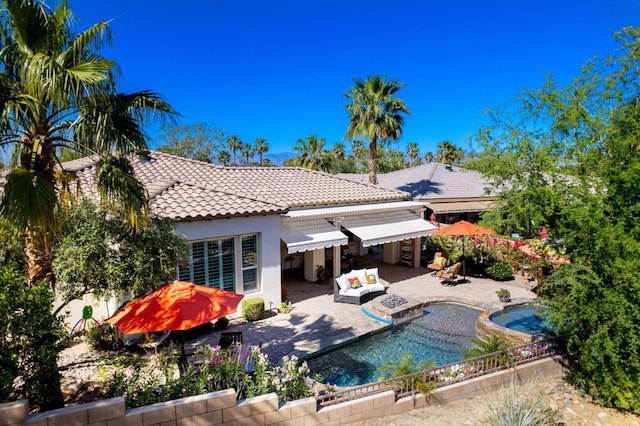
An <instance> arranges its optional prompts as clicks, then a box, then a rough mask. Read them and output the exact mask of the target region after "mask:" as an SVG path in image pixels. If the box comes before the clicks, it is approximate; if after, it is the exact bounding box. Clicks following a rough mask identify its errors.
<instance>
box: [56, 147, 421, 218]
mask: <svg viewBox="0 0 640 426" xmlns="http://www.w3.org/2000/svg"><path fill="white" fill-rule="evenodd" d="M131 159H132V164H133V168H134V172H135V175H136V177H137V178H138V180H140V181H141V182H142V183H143V184H144V186H145V187H146V188H147V191H148V193H149V196H150V199H151V201H150V207H151V210H152V212H153V213H155V214H158V215H161V216H163V217H170V218H172V219H174V220H177V221H185V220H198V219H211V218H220V217H232V216H250V215H262V214H278V213H284V212H286V211H287V210H288V209H289V208H292V207H295V208H301V207H315V206H332V205H345V204H362V203H371V202H382V201H400V200H407V199H409V194H407V193H406V192H402V191H398V190H392V189H385V188H381V187H378V186H373V185H369V184H366V183H357V182H353V181H351V180H349V179H343V178H340V177H337V176H334V175H330V174H327V173H322V172H316V171H312V170H308V169H303V168H299V167H222V166H217V165H214V164H210V163H204V162H200V161H195V160H189V159H185V158H181V157H177V156H174V155H170V154H165V153H161V152H156V151H151V152H149V153H148V154H147V155H132V157H131ZM97 160H98V158H97V157H88V158H81V159H78V160H73V161H69V162H66V163H64V164H63V167H64V168H65V169H66V170H73V171H76V172H77V173H78V176H79V178H80V182H81V187H82V188H93V189H94V191H95V172H96V163H97ZM86 192H87V190H86V189H85V193H86ZM86 195H88V196H91V195H93V196H95V194H86Z"/></svg>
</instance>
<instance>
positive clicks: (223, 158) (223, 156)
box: [218, 149, 231, 166]
mask: <svg viewBox="0 0 640 426" xmlns="http://www.w3.org/2000/svg"><path fill="white" fill-rule="evenodd" d="M229 160H231V154H229V151H226V150H224V149H222V150H220V151H218V161H219V162H220V164H222V165H223V166H228V165H229Z"/></svg>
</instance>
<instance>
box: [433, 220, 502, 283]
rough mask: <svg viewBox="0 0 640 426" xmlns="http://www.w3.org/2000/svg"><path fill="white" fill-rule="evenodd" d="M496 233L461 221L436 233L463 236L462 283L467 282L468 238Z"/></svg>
mask: <svg viewBox="0 0 640 426" xmlns="http://www.w3.org/2000/svg"><path fill="white" fill-rule="evenodd" d="M494 233H495V232H494V231H492V230H491V229H488V228H483V227H482V226H479V225H476V224H475V223H471V222H467V221H466V220H461V221H459V222H456V223H454V224H453V225H449V226H445V227H444V228H440V229H438V230H437V231H436V232H434V234H435V235H451V236H458V237H459V236H462V237H463V238H462V257H463V260H462V276H463V278H462V282H465V281H467V271H466V259H464V255H465V253H464V252H465V250H464V248H465V247H464V246H465V241H466V239H467V236H470V235H491V234H494Z"/></svg>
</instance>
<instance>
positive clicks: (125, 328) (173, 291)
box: [105, 281, 244, 334]
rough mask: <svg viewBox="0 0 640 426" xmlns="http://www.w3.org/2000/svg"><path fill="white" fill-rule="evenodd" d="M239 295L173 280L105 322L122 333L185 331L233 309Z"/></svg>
mask: <svg viewBox="0 0 640 426" xmlns="http://www.w3.org/2000/svg"><path fill="white" fill-rule="evenodd" d="M243 297H244V296H243V295H242V294H236V293H231V292H228V291H224V290H220V289H217V288H213V287H206V286H203V285H198V284H193V283H190V282H186V281H174V282H172V283H169V284H166V285H164V286H162V287H160V288H159V289H158V290H156V291H154V292H151V293H149V294H147V295H146V296H143V297H140V298H138V299H134V300H132V301H130V302H129V303H127V304H126V305H125V306H124V307H123V308H122V309H120V310H119V311H118V312H116V313H115V314H114V315H112V316H111V317H110V318H107V319H106V320H105V321H106V322H108V323H109V324H113V325H115V326H116V327H118V328H119V329H120V330H122V332H123V333H125V334H132V333H150V332H154V331H167V330H176V331H177V330H188V329H190V328H193V327H196V326H198V325H201V324H204V323H206V322H208V321H213V320H214V319H217V318H220V317H223V316H225V315H229V314H232V313H234V312H235V311H236V309H237V307H238V304H239V303H240V300H242V298H243Z"/></svg>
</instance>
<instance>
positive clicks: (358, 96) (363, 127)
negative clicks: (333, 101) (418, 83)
mask: <svg viewBox="0 0 640 426" xmlns="http://www.w3.org/2000/svg"><path fill="white" fill-rule="evenodd" d="M353 81H354V83H355V86H354V87H351V88H350V89H349V91H348V92H347V93H345V94H344V96H345V97H346V98H347V99H348V100H349V103H348V104H347V106H346V109H347V112H348V113H349V127H348V129H347V132H346V134H345V139H351V140H353V139H355V138H356V137H364V138H366V139H367V140H368V141H369V183H370V184H372V185H375V184H377V183H378V178H377V176H376V173H377V159H378V156H377V144H378V142H382V143H386V142H389V141H397V140H398V139H400V136H401V135H402V126H403V124H404V117H403V115H404V114H410V113H411V112H410V111H409V108H407V106H406V105H405V103H404V101H403V100H402V99H399V98H396V97H394V95H395V94H396V93H397V92H398V90H400V89H402V88H403V87H404V84H403V83H400V82H398V81H397V80H389V81H387V79H386V77H382V76H380V75H375V76H367V78H366V80H364V81H362V80H359V79H354V80H353Z"/></svg>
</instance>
